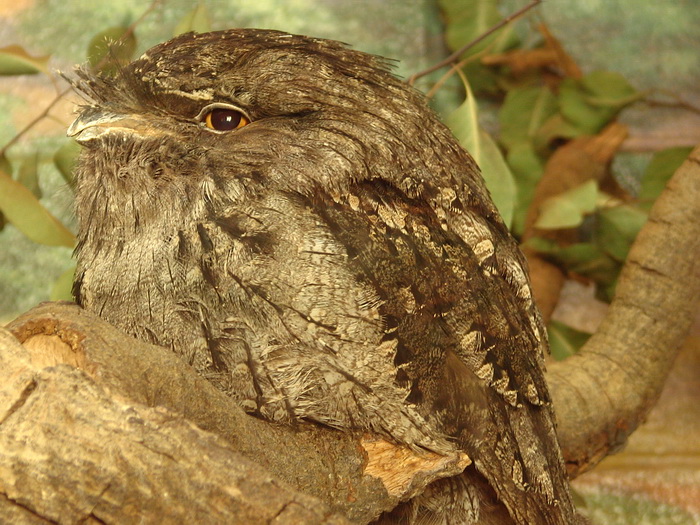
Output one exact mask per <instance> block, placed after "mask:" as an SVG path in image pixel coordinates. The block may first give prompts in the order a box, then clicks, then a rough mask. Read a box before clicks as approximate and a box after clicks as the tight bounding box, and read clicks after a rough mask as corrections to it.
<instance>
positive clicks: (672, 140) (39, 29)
mask: <svg viewBox="0 0 700 525" xmlns="http://www.w3.org/2000/svg"><path fill="white" fill-rule="evenodd" d="M527 4H528V2H527V1H525V0H500V1H499V0H454V1H450V0H441V1H438V0H414V1H405V0H305V1H302V0H287V1H284V0H257V1H256V2H249V1H245V0H204V1H201V2H193V1H184V0H161V1H156V2H148V1H139V0H102V1H99V2H95V1H84V0H61V1H58V0H0V75H1V76H0V122H1V123H2V126H0V148H2V155H1V156H0V162H1V163H2V165H1V166H0V169H2V170H3V171H4V172H5V173H6V178H5V182H7V180H8V178H9V179H11V180H13V181H15V182H19V183H20V184H21V185H22V186H23V187H24V188H26V189H27V190H29V192H30V193H31V195H33V196H34V197H36V198H38V202H40V203H41V205H42V207H43V208H42V209H41V210H37V209H33V208H32V209H31V210H30V207H24V206H23V205H22V206H20V205H19V204H18V203H19V202H20V200H21V198H24V197H22V196H23V195H24V193H22V194H21V195H19V193H18V194H17V195H15V194H10V190H9V189H7V188H10V187H12V188H15V186H10V185H9V184H10V183H7V184H6V185H5V186H2V185H0V192H4V193H5V196H4V197H5V201H3V195H2V193H0V210H2V209H3V206H7V207H8V208H7V210H6V213H5V214H4V215H1V216H0V226H2V229H1V230H0V324H1V323H4V322H5V321H9V320H10V319H12V318H14V317H15V316H16V315H17V314H19V313H21V312H23V311H26V310H28V309H30V308H31V307H32V306H34V305H36V304H37V303H39V302H41V301H46V300H50V299H58V298H68V297H69V293H68V292H67V290H68V289H69V286H68V284H67V283H69V281H70V278H71V274H72V267H73V266H72V265H73V262H72V258H71V253H72V238H71V232H73V233H74V232H75V219H74V216H73V213H72V209H71V205H72V204H71V203H72V192H71V189H70V166H71V163H72V161H73V157H74V155H75V153H76V147H75V145H74V144H72V143H71V142H70V141H68V139H67V138H66V137H65V129H66V128H67V126H68V125H69V124H70V122H71V121H72V118H73V117H72V115H73V110H74V107H75V104H76V103H79V100H77V99H76V97H74V96H73V95H72V94H67V95H64V96H59V95H60V94H61V93H62V92H63V91H64V90H65V89H66V87H67V84H66V83H65V81H64V80H63V79H61V78H60V76H58V75H57V74H56V71H57V70H60V71H63V72H66V73H69V72H70V71H71V69H72V67H73V66H74V65H75V64H85V63H87V62H88V60H90V63H92V64H95V63H97V62H98V61H99V59H100V58H101V57H102V56H104V54H105V51H104V50H105V49H106V46H105V45H104V43H103V42H104V41H105V40H104V38H105V37H107V40H110V39H111V40H112V41H114V40H118V39H119V38H120V36H121V35H122V34H124V31H125V30H128V38H127V39H126V40H125V45H124V46H123V47H122V48H120V49H122V50H123V53H124V56H125V57H127V56H131V57H136V56H139V55H140V54H141V53H142V52H143V51H145V50H146V49H148V48H149V47H151V46H152V45H154V44H156V43H158V42H161V41H164V40H167V39H169V38H171V37H172V36H174V35H175V34H178V33H181V32H184V31H188V30H192V29H194V30H198V31H205V30H210V29H211V30H215V29H224V28H229V27H259V28H271V29H279V30H283V31H288V32H293V33H303V34H308V35H313V36H318V37H324V38H331V39H335V40H340V41H343V42H346V43H348V44H350V45H352V46H353V47H355V48H357V49H360V50H363V51H366V52H370V53H375V54H379V55H383V56H385V57H389V58H392V59H395V60H396V62H395V68H396V69H395V71H396V73H397V74H398V75H400V76H402V77H404V78H408V77H410V76H411V75H413V74H415V73H417V72H419V71H422V70H424V69H426V68H427V67H429V66H430V65H432V64H435V63H436V62H438V61H439V60H440V59H441V58H444V57H445V56H447V55H448V54H449V53H450V51H451V50H454V49H455V48H457V47H459V45H461V43H463V42H467V41H469V40H470V39H471V38H473V37H474V36H476V35H478V34H480V32H483V31H484V30H485V29H486V28H488V27H489V26H490V25H491V24H492V23H493V22H492V21H494V20H495V21H497V20H498V19H499V18H501V17H503V16H506V15H508V14H509V13H512V12H514V11H516V10H518V9H520V8H522V7H524V6H525V5H527ZM482 15H484V16H482ZM482 22H483V23H482ZM540 24H544V25H545V28H546V30H542V29H540V28H539V25H540ZM506 32H507V33H508V34H507V35H506V36H503V35H502V34H501V35H500V36H499V35H498V34H497V35H494V38H493V39H491V41H490V43H487V44H486V45H487V46H490V47H486V48H484V47H481V48H475V52H476V53H477V55H478V56H477V55H475V56H476V58H475V59H474V60H472V61H471V62H469V63H467V64H466V65H465V68H464V71H465V74H466V78H467V79H468V80H469V83H470V85H471V89H473V90H474V92H475V93H476V97H477V100H478V114H477V113H476V109H474V108H472V109H471V110H470V114H469V115H468V116H464V118H476V119H478V122H479V123H480V125H481V126H482V128H483V130H484V131H485V132H488V133H490V134H491V136H493V137H494V138H495V140H496V142H497V143H498V148H497V149H499V150H500V153H498V154H499V155H505V157H506V159H507V160H508V162H509V164H511V166H510V171H512V172H514V173H515V176H513V174H512V173H511V174H510V175H508V177H511V178H513V177H515V181H516V182H515V184H516V185H517V184H520V182H518V179H517V177H518V176H519V173H518V169H517V166H514V165H512V163H511V160H512V159H511V155H510V154H511V153H513V151H514V150H515V148H514V147H513V144H511V143H509V142H508V141H507V140H506V139H505V135H504V133H503V132H504V130H505V128H506V126H504V113H503V111H502V108H503V107H504V105H506V104H507V103H508V102H509V97H511V98H510V102H511V104H510V106H509V107H510V110H511V113H512V109H513V106H515V107H516V109H518V108H517V104H515V105H514V104H513V103H512V101H513V100H514V99H515V96H511V95H510V90H511V89H516V88H522V87H523V86H525V85H527V86H532V82H533V80H532V79H533V78H534V76H535V75H536V76H537V85H538V86H542V89H543V90H545V91H542V93H544V94H546V95H547V97H549V96H556V97H559V98H557V99H556V100H555V99H552V100H553V102H552V104H554V106H556V104H557V103H558V104H559V106H558V107H559V108H560V109H561V113H562V114H563V115H564V117H565V120H566V119H568V121H567V126H565V127H561V126H560V127H558V128H557V131H556V133H551V134H548V135H547V138H546V141H545V142H546V144H544V145H543V144H541V143H538V144H537V148H536V149H537V151H536V154H537V156H538V158H539V159H540V160H541V163H542V166H541V167H540V168H539V172H538V177H541V176H542V171H543V170H545V168H544V166H545V163H546V161H547V159H548V158H549V156H550V155H552V154H553V152H554V151H555V150H556V148H557V147H559V146H560V145H561V144H562V143H563V141H564V140H569V139H571V138H574V137H578V136H580V135H581V134H583V131H581V129H578V130H576V129H573V130H572V128H571V126H570V124H572V122H573V121H574V120H575V116H572V113H573V111H572V110H571V109H567V107H568V106H566V105H565V102H564V101H562V99H561V93H562V92H563V91H564V87H567V86H568V87H571V86H569V84H566V82H567V80H565V79H566V78H571V79H573V81H572V82H574V84H575V83H576V82H578V84H576V85H577V86H578V85H584V84H585V79H586V78H589V77H587V76H586V75H588V74H589V73H591V72H598V71H609V72H614V73H615V75H618V76H616V77H615V79H618V80H619V79H624V82H625V84H624V85H622V84H620V82H621V81H620V82H617V80H615V82H617V83H615V86H614V87H615V89H613V88H612V87H611V88H610V89H611V90H612V91H610V92H605V93H602V92H601V93H588V95H590V97H593V96H594V95H595V96H598V99H599V100H602V99H603V98H605V97H608V96H612V95H610V93H612V92H613V91H615V90H616V91H615V93H614V95H615V96H616V97H617V98H616V101H615V104H613V106H614V108H613V109H614V111H613V110H611V112H610V113H609V115H608V114H606V120H605V122H602V121H601V123H600V125H599V127H596V128H595V129H590V130H587V133H589V134H590V135H595V136H604V132H603V130H608V129H610V128H609V127H607V126H609V125H610V124H611V122H612V121H613V120H614V122H615V123H616V124H621V125H622V126H624V129H625V132H624V133H623V134H621V135H619V139H616V140H617V142H615V148H614V154H611V155H610V157H609V158H606V160H605V164H606V165H610V166H611V168H610V171H611V172H612V174H613V175H614V178H615V179H616V180H617V181H618V182H619V183H620V184H621V185H622V186H624V187H625V188H627V189H628V193H631V194H635V192H637V194H636V196H638V193H639V191H640V185H642V186H643V182H641V181H642V179H643V174H645V173H647V172H649V170H650V168H649V166H650V163H652V161H653V160H654V159H656V160H657V161H658V159H659V158H660V157H659V156H658V154H659V152H667V151H669V148H671V151H672V152H673V153H671V154H667V153H664V154H665V155H667V157H668V156H669V155H670V157H673V159H676V160H677V161H678V162H680V160H682V157H683V155H687V151H688V148H689V147H692V146H695V145H697V144H700V110H698V108H700V52H699V50H700V3H699V2H698V0H659V1H657V2H639V1H638V0H547V1H546V2H543V3H541V4H540V5H539V6H537V7H536V8H534V9H533V10H532V11H530V12H529V13H528V14H527V15H526V16H525V17H524V18H523V19H521V20H519V21H517V22H516V23H514V24H513V25H512V26H511V27H509V28H508V29H507V30H506ZM502 33H504V32H502ZM548 34H549V36H547V35H548ZM557 46H561V48H562V49H561V50H558V47H557ZM515 49H521V50H527V51H528V52H529V54H527V57H525V56H524V55H523V56H520V55H518V56H515V55H514V54H512V52H513V51H514V50H515ZM540 49H545V50H547V51H550V52H551V53H553V54H557V53H558V55H557V57H558V58H556V59H551V57H550V62H543V63H541V64H539V65H534V66H526V65H523V64H525V62H527V60H530V59H533V60H534V58H533V57H534V56H535V55H536V53H534V52H533V50H540ZM484 50H485V51H484ZM121 52H122V51H113V54H114V55H116V57H117V58H120V56H121V55H120V53H121ZM479 53H481V54H480V55H479ZM507 53H511V54H507ZM484 56H488V57H490V59H491V60H492V64H491V65H490V66H488V65H487V66H485V65H484V64H485V63H486V60H485V59H484ZM493 57H496V58H493ZM499 57H501V58H499ZM503 57H506V58H503ZM562 57H564V58H562ZM498 60H502V61H501V62H498ZM494 64H495V65H494ZM543 64H544V65H543ZM567 64H568V65H567ZM521 66H522V67H523V68H525V69H524V72H520V73H518V72H517V71H516V70H517V68H518V67H521ZM489 68H490V69H489ZM576 68H578V69H579V71H578V73H576V72H573V73H572V71H571V69H576ZM504 69H508V71H507V72H506V73H504V72H503V70H504ZM445 72H446V70H445V69H443V70H441V71H439V72H436V73H433V74H430V75H427V76H425V77H422V78H421V79H419V80H417V81H416V84H415V85H416V87H417V88H419V89H421V90H422V91H424V92H428V93H430V95H431V97H432V98H431V103H432V104H433V106H434V108H435V109H436V111H438V113H439V114H440V115H441V116H442V117H444V118H445V119H447V120H448V121H449V120H450V119H452V121H453V123H454V120H455V118H456V117H455V115H457V116H458V117H460V115H461V114H460V113H459V111H463V110H465V106H462V103H463V101H464V100H465V86H464V84H463V82H462V81H461V80H460V78H459V76H457V75H453V76H452V77H450V78H449V79H447V80H445V79H443V78H442V77H443V74H444V73H445ZM552 72H554V74H551V73H552ZM577 75H578V77H577ZM581 78H583V79H584V80H583V81H580V79H581ZM591 78H593V77H591ZM595 78H599V77H595ZM605 78H606V79H607V78H608V77H605ZM563 79H564V80H563ZM443 80H445V81H444V83H443ZM581 82H583V84H581ZM436 83H438V85H437V86H436ZM621 85H622V87H620V86H621ZM562 86H563V87H562ZM628 86H629V87H628ZM594 87H595V86H594ZM623 88H624V89H623ZM538 89H539V87H538ZM546 90H550V91H551V93H554V95H550V94H549V93H550V91H546ZM521 93H522V92H521ZM588 95H587V96H588ZM590 97H589V98H590ZM625 97H626V98H625ZM586 100H588V99H586ZM606 100H607V99H606ZM554 106H552V108H554ZM525 109H527V108H523V111H525ZM589 109H590V108H589ZM555 113H556V114H555ZM528 115H530V114H529V113H528ZM558 116H559V113H557V111H556V110H555V109H551V115H549V117H552V119H550V120H547V121H546V122H545V124H546V123H547V122H549V123H550V124H551V123H552V122H554V120H556V118H557V117H558ZM528 118H530V120H529V121H528V122H530V123H532V122H533V120H532V117H531V116H530V117H528ZM586 122H587V121H586ZM539 124H542V122H539V123H538V125H539ZM559 124H561V123H559ZM451 125H453V124H451ZM544 127H547V126H544ZM584 127H585V126H584ZM550 128H551V126H550ZM550 128H548V129H550ZM453 129H454V125H453ZM508 129H510V128H508ZM615 129H619V128H615ZM458 136H459V134H458ZM460 139H461V137H460ZM465 140H468V139H465ZM543 140H544V139H543ZM463 143H465V144H468V142H464V141H463ZM606 143H607V142H606ZM545 150H546V151H545ZM528 151H529V150H528ZM683 152H685V153H683ZM665 158H666V157H663V158H662V160H664V159H665ZM480 162H481V163H482V166H483V165H484V163H488V162H489V159H483V160H480ZM659 162H661V161H659ZM674 162H676V161H674ZM657 164H658V162H657ZM671 164H673V162H671ZM669 169H670V168H669ZM485 171H486V169H485ZM486 175H487V174H486V173H485V176H486ZM0 182H2V179H0ZM493 191H494V189H493V188H492V192H493ZM496 191H498V190H496ZM29 192H28V193H29ZM521 193H522V192H521ZM619 198H620V199H622V200H623V201H624V200H625V198H623V197H619ZM3 202H4V204H3ZM13 205H14V206H15V207H19V209H20V212H19V214H20V215H22V217H19V218H17V215H16V214H17V213H18V212H17V211H14V212H11V211H8V210H9V208H10V207H11V206H13ZM22 210H27V211H26V212H25V211H22ZM46 211H48V212H49V213H50V215H48V214H47V213H46ZM589 211H590V210H589ZM502 212H503V210H502ZM511 212H512V213H513V214H514V218H513V225H514V226H515V230H516V234H519V235H522V234H523V233H524V231H522V228H523V226H522V225H521V231H517V222H518V217H517V214H518V209H517V206H516V207H515V209H514V210H511ZM13 213H14V215H13ZM523 213H524V212H523ZM635 213H637V212H635ZM582 215H584V214H582ZM35 217H36V219H34V218H35ZM523 217H524V215H523ZM23 220H24V223H23V226H22V227H20V222H22V221H23ZM521 221H524V219H523V218H522V217H521ZM584 223H585V220H584V219H582V222H581V224H584ZM27 224H29V225H28V226H27ZM581 224H577V225H576V226H577V227H579V226H581ZM39 225H41V226H39ZM584 225H585V224H584ZM32 228H35V229H36V230H41V231H32ZM594 229H595V227H594ZM632 238H633V235H632ZM37 240H38V242H37ZM630 242H631V241H630ZM625 253H626V252H625ZM622 260H624V256H623V257H622ZM617 262H618V263H619V264H621V261H617ZM568 270H571V268H569V269H568ZM612 271H613V270H611V272H612ZM584 277H585V279H577V280H575V281H571V282H570V283H568V284H567V285H566V286H565V287H564V289H563V293H562V294H561V296H560V297H559V298H558V305H557V308H556V310H555V312H554V319H555V321H558V322H561V323H566V325H567V326H570V327H573V328H574V330H577V331H578V332H577V333H579V334H586V333H590V332H592V331H594V330H595V328H596V325H597V322H598V321H599V320H600V318H601V317H602V315H604V313H605V309H606V303H605V302H604V301H601V300H600V299H605V298H606V290H608V291H610V290H612V289H613V288H611V286H613V285H614V283H613V284H612V285H611V283H610V282H606V283H601V282H598V281H596V280H595V278H594V277H592V276H590V275H584ZM591 279H592V281H591ZM581 283H583V284H581ZM606 286H607V287H608V288H605V287H606ZM608 298H609V297H608ZM567 334H568V332H567ZM699 341H700V330H699V329H698V328H697V324H696V329H695V331H694V333H693V335H692V336H691V338H690V340H689V343H688V344H687V347H686V348H685V349H684V350H683V352H682V353H681V356H680V357H679V361H678V363H677V366H676V368H675V369H674V372H673V375H672V377H671V379H670V380H669V383H668V385H667V388H666V390H665V392H664V394H663V396H662V399H661V401H660V404H659V407H657V409H656V410H655V411H654V412H653V413H652V415H651V416H650V418H649V421H648V423H647V424H646V425H645V426H644V427H643V428H642V429H640V430H639V431H638V432H637V433H636V434H634V436H633V438H632V440H631V441H630V443H629V444H628V446H627V450H626V451H625V452H624V453H623V454H619V455H616V456H612V457H610V458H608V459H607V460H605V461H604V462H603V463H602V464H601V465H599V466H598V467H597V468H596V469H595V470H594V471H593V472H591V473H588V474H585V475H583V476H582V477H581V478H579V479H578V480H576V482H575V488H576V491H577V493H578V495H579V497H580V504H581V506H582V507H583V508H585V509H586V512H588V514H589V515H590V516H591V517H592V519H593V521H594V522H595V523H598V524H628V523H629V524H644V523H650V524H651V523H658V524H691V523H695V524H697V523H700V438H698V436H700V403H699V401H700V350H699V349H700V343H699ZM572 351H574V350H572Z"/></svg>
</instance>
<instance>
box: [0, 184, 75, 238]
mask: <svg viewBox="0 0 700 525" xmlns="http://www.w3.org/2000/svg"><path fill="white" fill-rule="evenodd" d="M0 211H2V213H3V214H4V215H5V217H6V219H7V220H8V221H9V222H10V223H12V224H13V225H14V226H15V227H16V228H17V229H18V230H20V231H21V232H22V233H24V234H25V235H26V236H27V237H29V238H30V239H31V240H33V241H34V242H38V243H40V244H47V245H49V246H69V247H72V246H73V245H74V244H75V236H74V235H73V234H72V233H71V232H70V231H69V230H68V229H67V228H66V227H65V226H64V225H63V224H61V222H60V221H59V220H58V219H56V217H54V216H53V215H51V213H49V211H48V210H47V209H46V208H44V206H42V205H41V203H40V202H39V200H38V199H37V198H36V197H35V196H34V195H32V192H31V191H29V190H28V189H27V188H25V187H24V186H22V185H21V184H20V183H19V182H17V181H16V180H13V179H12V177H10V176H9V175H8V174H7V173H5V172H2V171H0Z"/></svg>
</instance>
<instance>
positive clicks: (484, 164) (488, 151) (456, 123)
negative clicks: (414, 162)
mask: <svg viewBox="0 0 700 525" xmlns="http://www.w3.org/2000/svg"><path fill="white" fill-rule="evenodd" d="M465 89H466V91H467V99H466V100H465V101H464V103H463V104H462V105H461V106H460V107H458V108H457V109H456V110H455V111H454V112H452V114H451V115H450V116H449V117H448V118H447V125H448V126H449V128H450V129H451V130H452V133H454V135H455V137H457V140H459V142H460V144H461V145H462V146H463V147H464V148H465V149H466V150H467V151H469V153H471V155H472V157H474V160H475V161H476V163H477V164H478V165H479V167H480V168H481V174H482V176H483V177H484V181H485V182H486V187H487V188H488V189H489V192H490V193H491V198H492V199H493V202H494V204H495V205H496V208H498V211H499V212H500V214H501V216H502V217H503V221H504V222H505V223H506V225H510V223H511V221H512V219H513V208H514V206H515V181H514V180H513V174H512V173H511V171H510V168H508V164H506V161H505V159H504V158H503V154H502V153H501V150H500V149H498V146H497V145H496V143H495V141H494V140H493V139H492V138H491V136H490V135H489V134H488V133H486V132H485V131H484V130H483V129H481V127H480V126H479V119H478V111H477V106H476V100H475V98H474V95H473V93H472V91H471V89H470V87H469V84H465Z"/></svg>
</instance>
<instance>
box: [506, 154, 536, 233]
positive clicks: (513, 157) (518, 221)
mask: <svg viewBox="0 0 700 525" xmlns="http://www.w3.org/2000/svg"><path fill="white" fill-rule="evenodd" d="M506 160H507V161H508V166H510V169H511V170H512V172H513V175H514V180H515V185H516V199H515V206H514V209H513V223H512V227H511V230H512V232H513V233H514V234H515V235H518V236H519V235H522V234H523V231H524V230H525V217H526V216H527V212H528V210H529V208H530V204H531V203H532V198H533V197H534V195H535V188H536V187H537V183H538V182H539V181H540V179H541V178H542V174H543V173H544V164H543V162H542V160H541V159H540V157H538V156H537V153H535V150H534V149H533V147H532V144H530V143H529V142H521V143H518V144H514V145H513V146H512V147H511V148H510V149H509V150H508V155H507V156H506Z"/></svg>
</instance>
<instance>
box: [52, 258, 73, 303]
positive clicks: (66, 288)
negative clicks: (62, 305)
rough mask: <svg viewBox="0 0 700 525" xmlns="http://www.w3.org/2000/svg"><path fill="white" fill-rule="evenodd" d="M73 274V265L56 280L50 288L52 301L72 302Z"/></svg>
mask: <svg viewBox="0 0 700 525" xmlns="http://www.w3.org/2000/svg"><path fill="white" fill-rule="evenodd" d="M74 274H75V264H73V265H71V267H70V268H68V269H67V270H66V271H65V272H63V273H62V274H61V276H60V277H59V278H58V279H56V281H55V282H54V283H53V286H52V287H51V300H52V301H72V300H73V275H74Z"/></svg>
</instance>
